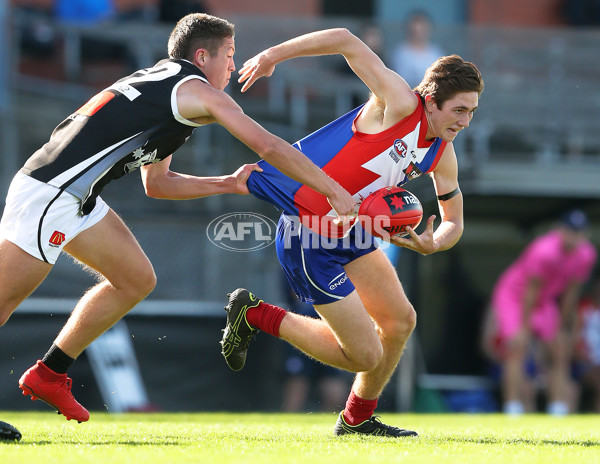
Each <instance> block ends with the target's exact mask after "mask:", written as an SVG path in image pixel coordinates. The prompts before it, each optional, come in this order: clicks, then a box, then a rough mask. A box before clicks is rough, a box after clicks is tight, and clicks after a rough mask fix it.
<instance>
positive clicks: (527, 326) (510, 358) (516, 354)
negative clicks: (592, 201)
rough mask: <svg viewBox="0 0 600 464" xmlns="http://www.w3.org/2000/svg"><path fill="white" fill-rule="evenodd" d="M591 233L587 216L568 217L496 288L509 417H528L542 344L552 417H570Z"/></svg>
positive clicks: (537, 242)
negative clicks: (534, 355)
mask: <svg viewBox="0 0 600 464" xmlns="http://www.w3.org/2000/svg"><path fill="white" fill-rule="evenodd" d="M587 231H588V220H587V217H586V216H585V214H584V213H583V212H582V211H579V210H574V211H570V212H568V213H567V214H565V215H564V216H563V217H562V218H561V221H560V224H559V225H557V226H556V227H555V228H554V229H552V230H551V231H549V232H547V233H546V234H544V235H542V236H541V237H538V238H537V239H535V240H534V241H533V242H532V243H531V244H530V245H529V246H527V248H526V249H525V250H524V252H523V253H522V254H521V255H520V256H519V258H518V259H517V260H516V261H515V262H514V263H513V264H511V265H510V267H509V268H508V269H507V270H506V271H505V272H504V273H503V274H502V275H501V276H500V279H499V280H498V282H497V284H496V287H495V289H494V292H493V296H492V311H493V316H494V321H493V324H495V328H496V334H495V339H496V341H497V344H496V350H497V354H498V356H499V359H500V363H501V366H502V392H503V400H504V411H505V412H506V413H508V414H520V413H523V412H525V407H524V404H523V396H522V392H523V390H524V389H525V385H526V382H525V374H524V368H523V366H524V365H525V364H526V360H527V358H528V356H529V355H530V347H531V344H532V342H533V341H538V342H539V345H540V347H541V349H542V354H543V361H542V362H543V365H544V367H547V384H548V405H547V411H548V413H550V414H554V415H562V414H567V413H568V412H569V406H568V402H569V394H570V393H569V388H570V375H569V373H570V364H571V360H572V357H571V353H572V347H573V341H572V336H571V334H572V330H573V325H574V320H575V315H576V313H575V308H576V304H577V302H578V301H579V297H580V289H581V286H582V284H583V283H584V282H586V281H587V280H588V278H589V276H590V273H591V270H592V268H593V267H594V264H595V262H596V254H597V253H596V249H595V248H594V246H593V245H592V244H591V243H590V241H589V240H588V238H587Z"/></svg>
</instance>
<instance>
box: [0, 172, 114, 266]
mask: <svg viewBox="0 0 600 464" xmlns="http://www.w3.org/2000/svg"><path fill="white" fill-rule="evenodd" d="M108 210H109V207H108V205H107V204H106V203H105V202H104V200H102V199H101V198H100V197H98V198H97V199H96V206H95V207H94V209H93V210H92V211H91V213H90V214H87V215H85V216H83V215H82V214H81V213H80V200H79V199H78V198H77V197H75V196H73V195H71V194H70V193H67V192H64V191H63V192H62V193H61V191H60V190H59V189H58V188H56V187H53V186H51V185H48V184H45V183H43V182H40V181H38V180H36V179H33V178H32V177H30V176H27V175H25V174H22V173H17V174H16V175H15V177H14V178H13V180H12V182H11V184H10V187H9V189H8V194H7V195H6V205H5V207H4V213H3V215H2V220H0V237H3V238H5V239H7V240H8V241H10V242H12V243H14V244H15V245H17V246H18V247H19V248H21V249H22V250H24V251H26V252H27V253H29V254H30V255H31V256H35V257H36V258H38V259H40V260H42V261H46V262H47V263H50V264H54V263H56V260H57V259H58V256H59V255H60V253H61V251H62V249H63V248H64V246H65V245H66V244H67V243H69V242H70V241H71V240H73V239H74V238H75V237H77V235H78V234H79V233H80V232H83V231H84V230H86V229H89V228H90V227H92V226H93V225H95V224H97V223H98V222H100V220H101V219H102V218H103V217H104V216H106V213H108Z"/></svg>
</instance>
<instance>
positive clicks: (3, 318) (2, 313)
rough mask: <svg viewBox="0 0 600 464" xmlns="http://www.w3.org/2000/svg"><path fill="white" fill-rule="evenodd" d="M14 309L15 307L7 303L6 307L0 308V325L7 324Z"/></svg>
mask: <svg viewBox="0 0 600 464" xmlns="http://www.w3.org/2000/svg"><path fill="white" fill-rule="evenodd" d="M14 310H15V307H13V306H10V305H5V306H4V307H2V308H0V327H2V326H3V325H4V324H6V322H7V321H8V319H9V318H10V316H11V314H12V313H13V312H14Z"/></svg>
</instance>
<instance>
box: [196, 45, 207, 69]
mask: <svg viewBox="0 0 600 464" xmlns="http://www.w3.org/2000/svg"><path fill="white" fill-rule="evenodd" d="M207 55H208V52H207V51H206V49H204V48H199V49H198V50H196V53H194V58H195V61H196V63H194V64H196V65H197V66H199V67H202V66H204V64H205V63H206V56H207Z"/></svg>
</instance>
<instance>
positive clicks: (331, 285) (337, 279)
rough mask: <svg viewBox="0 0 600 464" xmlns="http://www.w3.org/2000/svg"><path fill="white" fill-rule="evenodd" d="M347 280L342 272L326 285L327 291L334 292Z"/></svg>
mask: <svg viewBox="0 0 600 464" xmlns="http://www.w3.org/2000/svg"><path fill="white" fill-rule="evenodd" d="M347 280H348V276H347V275H346V273H345V272H344V273H342V274H340V275H338V276H335V277H334V278H333V280H332V281H331V282H329V283H328V284H327V285H329V290H335V289H336V288H338V287H339V286H340V285H342V284H344V282H346V281H347Z"/></svg>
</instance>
